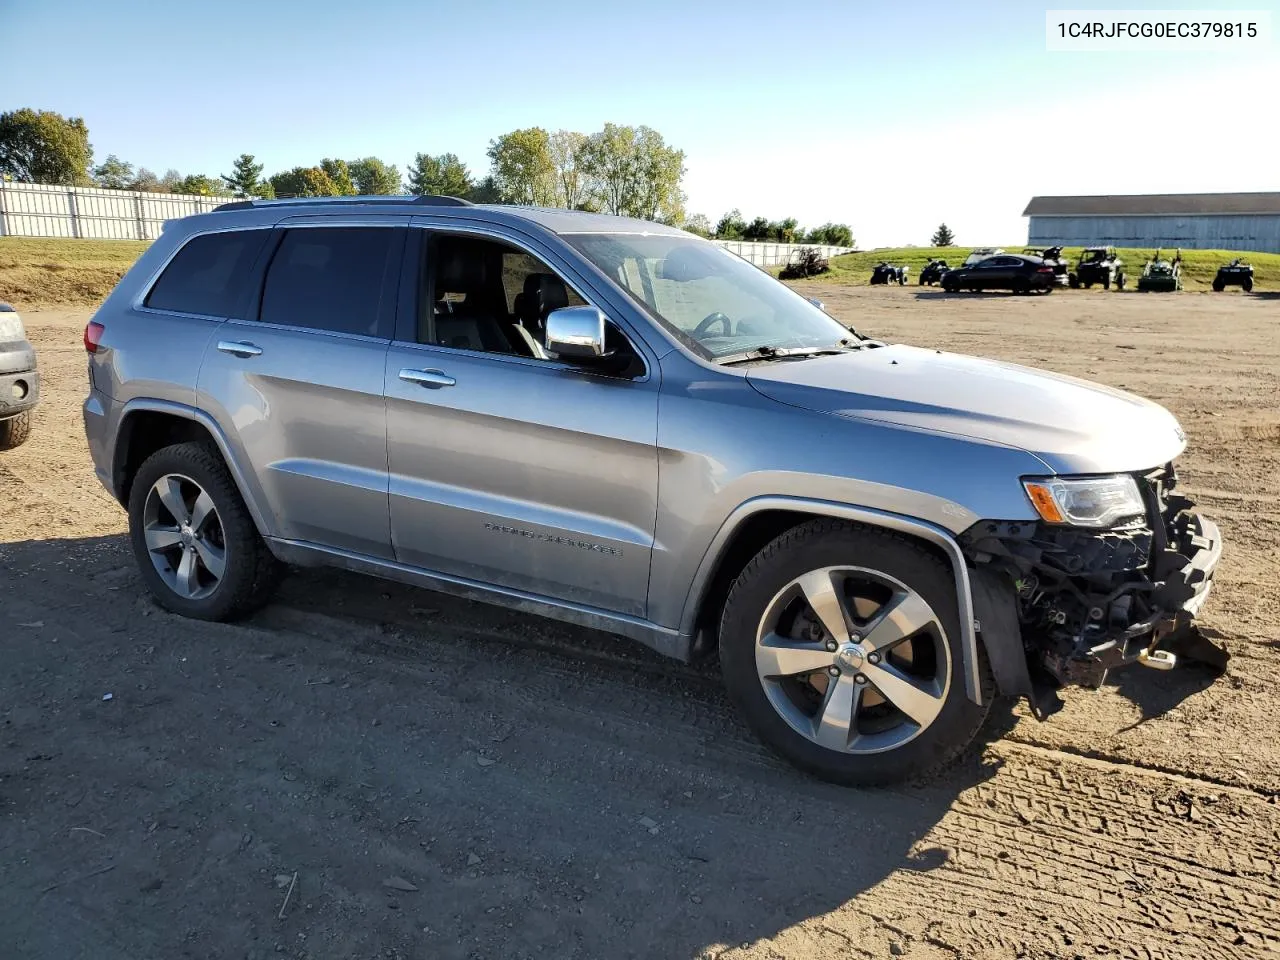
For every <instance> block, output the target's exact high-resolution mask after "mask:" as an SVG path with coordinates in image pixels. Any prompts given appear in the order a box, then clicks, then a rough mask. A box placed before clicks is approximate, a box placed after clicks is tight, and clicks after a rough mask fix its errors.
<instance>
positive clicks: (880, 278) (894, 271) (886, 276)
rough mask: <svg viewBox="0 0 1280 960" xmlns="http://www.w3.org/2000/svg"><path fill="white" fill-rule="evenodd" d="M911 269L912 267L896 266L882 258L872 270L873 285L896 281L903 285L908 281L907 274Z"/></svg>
mask: <svg viewBox="0 0 1280 960" xmlns="http://www.w3.org/2000/svg"><path fill="white" fill-rule="evenodd" d="M910 271H911V268H910V267H895V266H893V265H892V264H890V263H888V262H887V261H885V260H881V261H880V262H879V263H877V264H876V266H875V269H874V270H872V271H871V285H872V286H873V287H874V286H876V285H877V284H881V283H896V284H897V285H898V286H902V285H903V284H904V283H906V282H907V274H908V273H909V272H910Z"/></svg>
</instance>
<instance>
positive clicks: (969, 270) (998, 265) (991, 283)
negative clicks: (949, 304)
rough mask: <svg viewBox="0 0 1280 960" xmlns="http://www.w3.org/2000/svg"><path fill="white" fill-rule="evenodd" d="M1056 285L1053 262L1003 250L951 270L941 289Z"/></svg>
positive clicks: (1034, 289) (1047, 288)
mask: <svg viewBox="0 0 1280 960" xmlns="http://www.w3.org/2000/svg"><path fill="white" fill-rule="evenodd" d="M1056 285H1057V284H1056V282H1055V280H1054V272H1053V267H1052V266H1051V265H1050V264H1048V263H1045V261H1044V260H1042V259H1040V258H1039V257H1026V256H1019V255H1018V254H1014V253H1002V254H1000V255H998V256H994V257H987V258H986V259H985V260H980V261H979V262H977V263H975V264H974V265H973V266H971V267H960V268H959V269H957V270H948V271H947V272H946V274H945V275H944V276H943V278H942V289H943V290H946V291H947V292H948V293H957V292H958V291H960V290H971V291H978V290H1012V291H1013V292H1014V293H1050V292H1052V290H1053V288H1054V287H1055V286H1056Z"/></svg>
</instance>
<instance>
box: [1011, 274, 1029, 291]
mask: <svg viewBox="0 0 1280 960" xmlns="http://www.w3.org/2000/svg"><path fill="white" fill-rule="evenodd" d="M1012 289H1013V292H1014V295H1015V296H1022V295H1023V294H1027V293H1030V292H1031V283H1030V281H1028V280H1027V279H1026V278H1025V277H1018V278H1017V279H1016V280H1014V281H1013V284H1012Z"/></svg>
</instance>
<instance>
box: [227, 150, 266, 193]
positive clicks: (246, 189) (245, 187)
mask: <svg viewBox="0 0 1280 960" xmlns="http://www.w3.org/2000/svg"><path fill="white" fill-rule="evenodd" d="M231 166H232V172H231V174H230V175H229V176H228V175H227V174H225V173H224V174H222V180H223V181H224V182H225V183H226V185H227V186H228V187H229V188H230V189H231V192H232V193H234V194H235V195H236V196H237V197H259V196H262V187H263V182H262V164H260V163H254V162H253V154H251V153H242V154H240V156H239V157H237V158H236V160H235V162H234V163H233V164H232V165H231Z"/></svg>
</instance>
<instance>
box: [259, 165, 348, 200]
mask: <svg viewBox="0 0 1280 960" xmlns="http://www.w3.org/2000/svg"><path fill="white" fill-rule="evenodd" d="M270 182H271V187H272V189H273V190H274V191H275V194H276V196H278V197H338V196H342V194H341V193H340V191H339V189H338V185H337V184H336V183H334V182H333V180H332V179H330V177H329V175H328V174H327V173H325V171H324V169H323V168H321V167H294V168H293V169H292V170H286V171H284V172H282V173H277V174H275V175H274V176H273V177H272V178H271V181H270Z"/></svg>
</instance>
